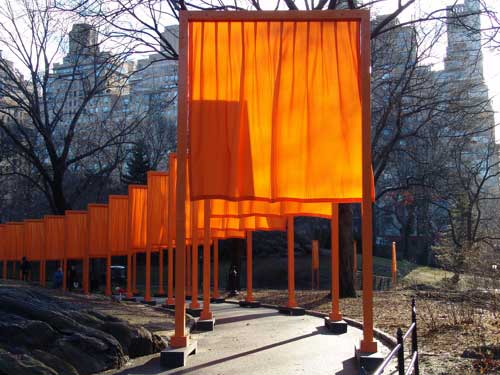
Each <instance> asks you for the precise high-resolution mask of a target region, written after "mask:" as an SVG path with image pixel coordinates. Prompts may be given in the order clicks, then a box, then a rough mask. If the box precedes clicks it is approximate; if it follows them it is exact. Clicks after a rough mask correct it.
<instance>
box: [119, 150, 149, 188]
mask: <svg viewBox="0 0 500 375" xmlns="http://www.w3.org/2000/svg"><path fill="white" fill-rule="evenodd" d="M149 170H151V162H150V160H149V154H148V149H147V147H146V144H145V142H144V141H142V140H141V141H139V142H138V143H136V144H135V145H134V147H133V149H132V151H131V153H130V156H129V158H128V160H127V163H126V166H125V173H124V174H123V176H122V182H124V183H126V184H139V185H145V184H146V183H147V175H146V173H147V171H149Z"/></svg>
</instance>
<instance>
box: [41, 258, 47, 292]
mask: <svg viewBox="0 0 500 375" xmlns="http://www.w3.org/2000/svg"><path fill="white" fill-rule="evenodd" d="M45 263H46V262H45V259H44V260H42V262H41V263H40V267H41V276H40V278H41V280H40V285H41V286H43V287H44V286H45V285H46V280H47V277H46V275H45V267H46V264H45Z"/></svg>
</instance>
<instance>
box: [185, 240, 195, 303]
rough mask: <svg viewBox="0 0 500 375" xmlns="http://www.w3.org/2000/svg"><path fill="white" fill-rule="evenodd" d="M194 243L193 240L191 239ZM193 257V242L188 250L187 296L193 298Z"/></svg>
mask: <svg viewBox="0 0 500 375" xmlns="http://www.w3.org/2000/svg"><path fill="white" fill-rule="evenodd" d="M191 241H193V239H191ZM192 255H193V242H191V245H190V246H188V247H187V249H186V295H188V296H192V293H193V290H192V289H193V288H192V285H191V281H192V275H191V273H192V272H191V271H192V268H191V267H192V266H191V256H192Z"/></svg>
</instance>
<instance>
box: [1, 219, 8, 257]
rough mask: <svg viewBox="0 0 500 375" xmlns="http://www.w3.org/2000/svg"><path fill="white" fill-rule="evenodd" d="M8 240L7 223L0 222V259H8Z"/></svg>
mask: <svg viewBox="0 0 500 375" xmlns="http://www.w3.org/2000/svg"><path fill="white" fill-rule="evenodd" d="M6 241H7V234H6V231H5V224H0V260H2V261H3V260H5V259H7V247H6V246H5V243H6Z"/></svg>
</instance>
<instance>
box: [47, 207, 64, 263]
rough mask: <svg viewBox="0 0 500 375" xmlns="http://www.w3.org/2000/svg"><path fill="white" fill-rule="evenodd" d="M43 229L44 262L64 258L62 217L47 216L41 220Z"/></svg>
mask: <svg viewBox="0 0 500 375" xmlns="http://www.w3.org/2000/svg"><path fill="white" fill-rule="evenodd" d="M43 224H44V228H45V257H44V258H45V260H60V259H62V258H64V237H65V234H64V233H65V225H64V216H58V215H47V216H45V217H44V218H43Z"/></svg>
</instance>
